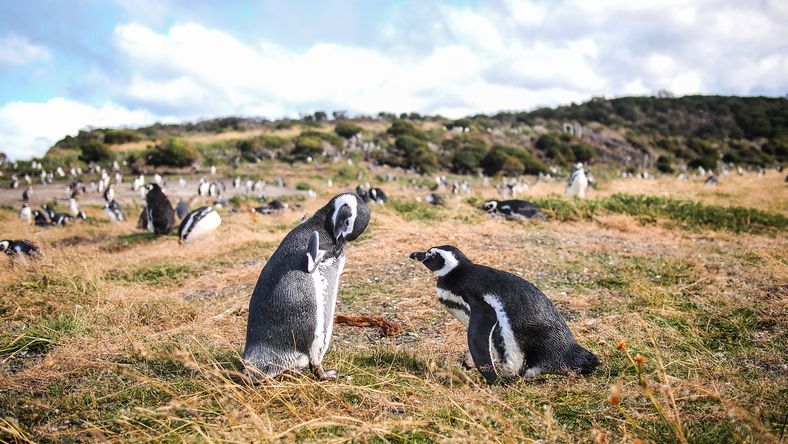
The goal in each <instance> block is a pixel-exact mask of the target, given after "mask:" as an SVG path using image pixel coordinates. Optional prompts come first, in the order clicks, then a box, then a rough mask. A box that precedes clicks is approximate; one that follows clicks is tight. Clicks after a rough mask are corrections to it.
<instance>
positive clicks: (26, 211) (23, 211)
mask: <svg viewBox="0 0 788 444" xmlns="http://www.w3.org/2000/svg"><path fill="white" fill-rule="evenodd" d="M19 221H20V222H22V223H25V224H28V225H30V224H32V223H33V211H32V210H31V209H30V204H29V203H27V202H24V203H23V204H22V208H20V209H19Z"/></svg>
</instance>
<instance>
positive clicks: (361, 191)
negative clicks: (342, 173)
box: [356, 185, 372, 203]
mask: <svg viewBox="0 0 788 444" xmlns="http://www.w3.org/2000/svg"><path fill="white" fill-rule="evenodd" d="M356 194H357V195H358V197H360V198H361V200H363V201H364V203H370V202H371V201H372V198H371V197H369V193H368V192H367V191H366V190H365V189H364V187H362V186H361V185H359V186H357V187H356Z"/></svg>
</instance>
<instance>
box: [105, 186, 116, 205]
mask: <svg viewBox="0 0 788 444" xmlns="http://www.w3.org/2000/svg"><path fill="white" fill-rule="evenodd" d="M104 200H106V201H107V202H112V201H113V200H115V185H113V184H109V185H108V186H107V189H106V190H105V191H104Z"/></svg>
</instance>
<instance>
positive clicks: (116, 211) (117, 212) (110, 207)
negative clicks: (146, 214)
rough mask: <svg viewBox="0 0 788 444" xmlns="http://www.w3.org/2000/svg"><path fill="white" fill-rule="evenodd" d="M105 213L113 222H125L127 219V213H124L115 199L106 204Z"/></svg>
mask: <svg viewBox="0 0 788 444" xmlns="http://www.w3.org/2000/svg"><path fill="white" fill-rule="evenodd" d="M104 213H105V214H106V215H107V217H108V218H109V220H111V221H112V222H123V221H124V220H126V215H125V214H123V210H122V209H121V208H120V205H118V202H117V201H115V200H112V201H111V202H108V203H107V204H106V205H104ZM146 225H147V224H146Z"/></svg>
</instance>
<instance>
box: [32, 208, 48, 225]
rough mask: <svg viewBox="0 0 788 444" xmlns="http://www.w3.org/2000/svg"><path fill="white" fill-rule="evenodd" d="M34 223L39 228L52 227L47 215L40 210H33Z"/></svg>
mask: <svg viewBox="0 0 788 444" xmlns="http://www.w3.org/2000/svg"><path fill="white" fill-rule="evenodd" d="M33 221H34V223H35V225H36V226H37V227H48V226H50V225H51V224H50V223H49V219H47V217H46V215H45V214H44V213H42V212H40V211H38V210H33Z"/></svg>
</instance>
